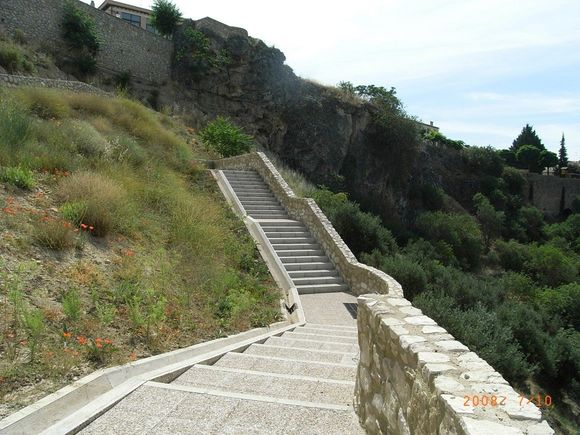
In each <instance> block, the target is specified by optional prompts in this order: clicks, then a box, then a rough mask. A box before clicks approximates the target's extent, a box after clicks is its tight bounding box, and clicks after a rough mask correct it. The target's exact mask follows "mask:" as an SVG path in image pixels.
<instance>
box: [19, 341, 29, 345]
mask: <svg viewBox="0 0 580 435" xmlns="http://www.w3.org/2000/svg"><path fill="white" fill-rule="evenodd" d="M26 345H28V341H26V340H21V341H20V346H26Z"/></svg>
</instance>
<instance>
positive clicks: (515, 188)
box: [501, 166, 526, 195]
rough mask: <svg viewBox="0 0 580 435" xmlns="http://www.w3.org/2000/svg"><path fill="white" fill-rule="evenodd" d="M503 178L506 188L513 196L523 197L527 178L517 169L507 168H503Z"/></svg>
mask: <svg viewBox="0 0 580 435" xmlns="http://www.w3.org/2000/svg"><path fill="white" fill-rule="evenodd" d="M501 178H502V180H503V181H504V183H505V188H506V190H507V192H508V193H510V194H512V195H521V194H522V192H523V190H524V186H525V184H526V178H525V177H524V176H523V175H522V173H521V172H520V171H519V170H517V169H516V168H512V167H511V166H506V167H504V168H503V172H502V174H501Z"/></svg>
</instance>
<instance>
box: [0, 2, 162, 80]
mask: <svg viewBox="0 0 580 435" xmlns="http://www.w3.org/2000/svg"><path fill="white" fill-rule="evenodd" d="M69 1H72V2H73V3H74V5H75V6H77V7H78V8H79V9H81V10H83V11H84V12H86V13H87V14H88V15H89V16H90V17H91V18H93V20H94V21H95V23H96V27H97V31H98V33H99V36H100V37H101V40H102V47H103V49H102V50H101V51H100V52H99V54H98V56H97V64H98V66H100V67H102V68H104V69H107V70H109V71H112V72H116V73H120V72H125V71H130V72H131V74H133V75H134V76H136V77H139V78H141V79H144V80H147V81H150V82H156V83H159V84H162V83H164V82H166V81H168V80H170V78H171V61H172V56H173V41H170V40H168V39H165V38H162V37H161V36H158V35H155V34H154V33H151V32H148V31H147V30H144V29H141V28H139V27H136V26H132V25H131V24H129V23H127V22H125V21H123V20H122V19H120V18H117V17H114V16H112V15H109V14H107V13H105V12H103V11H101V10H99V9H97V8H95V7H92V6H89V5H88V4H86V3H83V2H81V1H79V0H1V1H0V31H3V32H5V33H6V34H8V35H10V36H11V35H14V33H15V32H16V31H21V32H22V33H23V34H24V37H25V39H26V41H27V42H28V43H31V44H33V45H38V46H40V47H42V48H43V49H45V50H46V51H48V52H50V53H52V54H54V55H55V56H56V57H66V53H67V52H68V51H69V49H68V48H67V46H66V44H65V42H64V41H63V39H62V36H61V34H62V30H61V22H62V18H63V14H64V8H65V5H66V3H67V2H69Z"/></svg>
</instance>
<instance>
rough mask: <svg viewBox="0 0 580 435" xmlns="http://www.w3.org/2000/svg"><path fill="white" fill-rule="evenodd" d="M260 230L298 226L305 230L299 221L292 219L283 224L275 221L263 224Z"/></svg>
mask: <svg viewBox="0 0 580 435" xmlns="http://www.w3.org/2000/svg"><path fill="white" fill-rule="evenodd" d="M261 225H262V228H271V227H276V228H278V227H292V226H299V227H300V228H305V226H304V224H303V223H302V222H300V221H297V220H294V219H288V220H286V221H285V222H280V221H275V222H263V223H262V224H261Z"/></svg>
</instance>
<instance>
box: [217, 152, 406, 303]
mask: <svg viewBox="0 0 580 435" xmlns="http://www.w3.org/2000/svg"><path fill="white" fill-rule="evenodd" d="M215 166H216V168H217V169H239V170H255V171H257V172H258V173H259V174H260V175H261V176H262V177H263V178H264V180H265V181H266V183H268V185H269V186H270V188H271V189H272V191H273V192H274V194H275V195H276V197H277V198H278V200H279V201H280V202H281V203H282V204H283V205H284V207H286V210H287V211H288V214H289V215H290V216H291V217H293V218H294V219H299V220H301V221H302V222H304V224H305V225H306V227H307V228H308V229H309V230H310V232H311V233H312V235H313V236H314V238H315V239H316V240H317V241H318V243H320V245H321V246H322V247H323V249H324V251H325V252H326V255H328V257H329V258H330V260H331V261H332V263H333V264H334V265H335V266H336V267H337V269H338V270H339V272H340V274H341V276H342V277H343V278H344V280H345V281H346V283H347V284H348V286H349V287H350V289H351V291H352V292H353V293H354V294H357V295H359V294H362V293H368V292H371V291H375V292H377V293H384V294H387V293H388V294H392V295H398V296H402V295H403V291H402V289H401V285H400V284H399V283H398V282H397V281H395V280H394V279H393V278H392V277H391V276H389V275H387V274H386V273H384V272H382V271H380V270H377V269H375V268H373V267H370V266H367V265H366V264H362V263H359V262H358V260H357V259H356V257H355V256H354V254H353V253H352V252H351V250H350V249H349V247H348V246H347V245H346V243H344V241H343V240H342V238H341V237H340V236H339V235H338V233H337V232H336V230H335V229H334V227H333V226H332V224H331V223H330V221H329V220H328V218H327V217H326V216H325V215H324V213H323V212H322V210H320V208H319V207H318V205H317V204H316V202H315V201H314V200H313V199H309V198H299V197H297V196H296V194H294V192H293V191H292V189H291V188H290V186H288V184H287V183H286V182H285V181H284V179H283V178H282V176H281V175H280V173H279V172H278V171H277V170H276V168H275V167H274V165H273V164H272V162H270V160H269V159H268V157H266V155H265V154H264V153H259V152H258V153H250V154H244V155H242V156H236V157H230V158H227V159H222V160H219V161H217V162H215Z"/></svg>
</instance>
